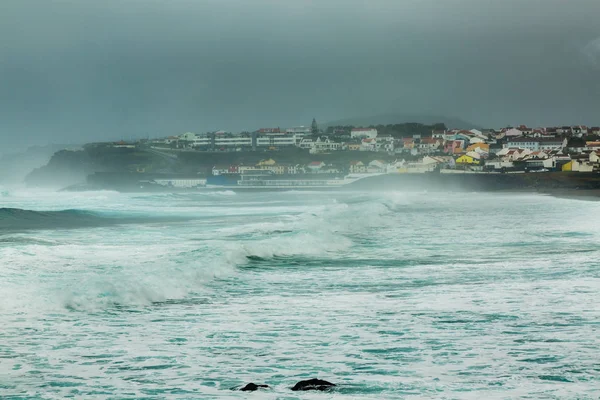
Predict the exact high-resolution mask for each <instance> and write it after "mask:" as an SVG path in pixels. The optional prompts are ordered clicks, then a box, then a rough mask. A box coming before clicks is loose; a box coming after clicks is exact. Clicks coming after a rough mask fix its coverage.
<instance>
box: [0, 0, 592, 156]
mask: <svg viewBox="0 0 600 400" xmlns="http://www.w3.org/2000/svg"><path fill="white" fill-rule="evenodd" d="M597 15H600V2H597V1H592V0H577V1H572V2H569V3H568V4H567V3H566V2H564V1H562V0H546V1H539V0H538V1H536V0H532V1H518V0H507V1H502V2H500V1H495V2H494V1H488V2H481V1H476V0H451V1H444V2H441V1H435V0H419V1H417V0H402V1H391V0H380V1H372V2H364V1H358V0H350V1H343V2H342V1H341V0H330V1H322V2H318V3H308V2H300V1H289V2H285V3H282V2H276V1H272V0H258V1H254V2H244V1H241V0H230V1H197V2H192V1H186V0H181V1H172V2H163V1H147V2H142V1H138V0H132V1H128V2H123V1H117V0H107V1H104V2H102V3H90V2H85V3H84V2H77V1H74V0H65V1H62V2H44V1H35V0H5V1H3V2H2V4H0V37H3V38H7V39H8V40H3V41H0V74H1V76H2V77H3V79H2V80H0V137H1V138H2V144H3V145H2V149H0V154H2V153H9V152H11V151H10V150H13V149H21V148H24V147H27V146H28V145H35V144H42V145H43V144H48V143H72V144H76V143H85V142H88V141H92V140H108V139H110V140H112V139H120V138H140V137H146V136H150V137H156V136H166V135H170V134H178V133H182V132H185V131H197V132H202V131H210V130H218V129H225V130H231V131H240V130H244V129H257V128H260V127H264V126H290V125H308V124H310V121H311V120H312V118H313V117H316V118H317V120H318V121H319V122H320V123H324V122H328V121H333V120H338V119H345V118H353V117H362V116H370V115H377V114H383V113H399V114H422V115H443V116H448V117H454V118H460V119H464V120H466V121H469V122H472V123H473V124H476V125H479V126H483V127H500V126H506V125H509V124H512V125H516V124H521V123H523V124H528V125H533V126H540V125H557V124H561V125H562V124H590V125H592V124H600V117H599V116H598V113H597V106H598V98H599V96H600V79H598V78H599V76H598V75H599V73H600V27H598V26H597V23H596V18H597V17H596V16H597ZM399 122H400V121H399ZM7 150H9V151H7Z"/></svg>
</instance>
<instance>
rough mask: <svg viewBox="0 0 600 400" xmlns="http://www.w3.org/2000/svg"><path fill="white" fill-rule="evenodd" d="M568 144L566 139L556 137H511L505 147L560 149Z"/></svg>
mask: <svg viewBox="0 0 600 400" xmlns="http://www.w3.org/2000/svg"><path fill="white" fill-rule="evenodd" d="M565 145H566V140H563V139H560V138H559V139H555V138H511V139H508V140H507V142H506V144H505V145H504V147H505V148H517V149H526V150H531V151H540V150H558V149H561V148H563V147H564V146H565Z"/></svg>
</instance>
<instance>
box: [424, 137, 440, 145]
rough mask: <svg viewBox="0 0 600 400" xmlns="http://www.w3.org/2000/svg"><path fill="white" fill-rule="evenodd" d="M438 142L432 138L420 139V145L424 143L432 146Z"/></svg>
mask: <svg viewBox="0 0 600 400" xmlns="http://www.w3.org/2000/svg"><path fill="white" fill-rule="evenodd" d="M437 142H438V140H437V139H434V138H423V139H421V143H426V144H434V143H437Z"/></svg>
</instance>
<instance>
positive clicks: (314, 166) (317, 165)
mask: <svg viewBox="0 0 600 400" xmlns="http://www.w3.org/2000/svg"><path fill="white" fill-rule="evenodd" d="M323 167H325V163H324V162H323V161H313V162H311V163H310V164H308V170H309V171H310V172H312V173H316V172H319V171H320V170H321V169H322V168H323Z"/></svg>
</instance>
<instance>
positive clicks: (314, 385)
mask: <svg viewBox="0 0 600 400" xmlns="http://www.w3.org/2000/svg"><path fill="white" fill-rule="evenodd" d="M335 386H336V385H335V384H333V383H331V382H327V381H324V380H322V379H309V380H306V381H300V382H298V383H296V384H295V385H294V387H293V388H292V390H294V391H299V390H320V391H325V390H330V389H331V388H333V387H335Z"/></svg>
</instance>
